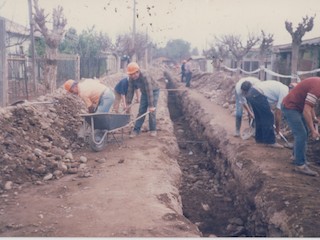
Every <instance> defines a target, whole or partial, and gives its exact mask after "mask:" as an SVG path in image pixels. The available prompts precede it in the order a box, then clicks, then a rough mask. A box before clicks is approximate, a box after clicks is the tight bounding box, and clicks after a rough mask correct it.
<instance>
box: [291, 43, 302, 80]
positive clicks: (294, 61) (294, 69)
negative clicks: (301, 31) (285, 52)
mask: <svg viewBox="0 0 320 240" xmlns="http://www.w3.org/2000/svg"><path fill="white" fill-rule="evenodd" d="M299 47H300V46H299V45H298V44H297V43H292V55H291V75H292V76H296V75H297V70H298V61H299V58H298V56H299ZM297 80H298V79H297V78H293V79H292V80H291V82H297Z"/></svg>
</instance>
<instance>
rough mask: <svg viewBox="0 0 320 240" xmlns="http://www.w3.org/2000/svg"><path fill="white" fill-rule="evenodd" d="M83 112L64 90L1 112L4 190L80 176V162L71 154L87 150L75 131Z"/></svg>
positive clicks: (0, 153)
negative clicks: (28, 183) (41, 181)
mask: <svg viewBox="0 0 320 240" xmlns="http://www.w3.org/2000/svg"><path fill="white" fill-rule="evenodd" d="M79 109H83V104H81V103H80V102H79V101H78V99H76V97H75V96H72V95H70V94H69V95H66V94H65V93H64V92H63V90H62V89H60V90H59V91H57V93H55V95H54V96H53V95H48V96H44V97H41V98H39V99H37V102H35V103H32V102H26V103H23V104H18V105H17V106H12V107H8V108H4V109H1V113H0V114H1V116H0V126H1V127H0V156H1V157H0V164H1V168H0V189H4V188H5V189H10V188H12V187H13V186H12V185H15V184H22V183H24V182H28V181H39V180H43V179H47V180H48V179H51V178H60V177H61V176H63V174H65V173H77V172H78V167H79V166H80V160H79V159H73V157H72V153H71V150H74V149H78V148H80V147H81V146H83V143H81V142H79V141H78V138H77V132H75V131H74V129H78V128H79V126H80V125H81V124H82V120H81V119H80V118H79V116H78V114H76V113H77V112H78V111H79Z"/></svg>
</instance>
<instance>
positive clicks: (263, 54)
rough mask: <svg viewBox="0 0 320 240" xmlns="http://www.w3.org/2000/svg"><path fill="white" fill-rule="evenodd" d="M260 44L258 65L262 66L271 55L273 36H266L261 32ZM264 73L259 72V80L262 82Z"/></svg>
mask: <svg viewBox="0 0 320 240" xmlns="http://www.w3.org/2000/svg"><path fill="white" fill-rule="evenodd" d="M261 35H262V37H261V43H260V47H259V49H260V51H259V65H260V66H264V63H265V59H266V58H267V56H268V55H269V54H270V53H271V47H272V44H273V34H268V35H267V34H266V33H265V32H264V31H261ZM263 75H264V71H260V79H261V80H263V77H264V76H263Z"/></svg>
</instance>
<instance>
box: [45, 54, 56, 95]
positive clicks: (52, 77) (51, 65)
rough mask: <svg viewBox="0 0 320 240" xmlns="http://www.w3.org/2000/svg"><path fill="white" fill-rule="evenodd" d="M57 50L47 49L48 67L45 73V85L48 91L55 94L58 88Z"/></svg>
mask: <svg viewBox="0 0 320 240" xmlns="http://www.w3.org/2000/svg"><path fill="white" fill-rule="evenodd" d="M57 52H58V50H57V49H52V48H47V49H46V66H45V71H44V83H45V87H46V89H47V91H49V92H50V93H53V92H54V90H56V88H57V79H56V76H57V70H58V66H57Z"/></svg>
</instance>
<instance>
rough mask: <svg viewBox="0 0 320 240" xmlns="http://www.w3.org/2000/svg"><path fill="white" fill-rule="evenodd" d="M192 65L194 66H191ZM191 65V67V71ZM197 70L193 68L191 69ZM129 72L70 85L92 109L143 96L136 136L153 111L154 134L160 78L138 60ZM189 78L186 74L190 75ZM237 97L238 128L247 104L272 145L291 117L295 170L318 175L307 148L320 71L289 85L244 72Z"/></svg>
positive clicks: (259, 138) (314, 132) (261, 137)
mask: <svg viewBox="0 0 320 240" xmlns="http://www.w3.org/2000/svg"><path fill="white" fill-rule="evenodd" d="M190 60H192V59H191V58H189V59H188V60H187V61H185V62H184V63H183V64H185V66H184V67H183V68H184V70H183V69H182V67H181V70H182V72H181V74H182V76H181V81H182V82H184V81H186V86H187V87H189V86H190V80H191V76H192V71H191V67H190ZM188 66H189V67H188ZM189 71H190V72H189ZM190 73H191V74H190ZM127 75H128V77H126V78H124V79H121V80H120V81H119V82H118V84H117V85H116V86H115V89H114V91H113V90H112V89H110V88H109V87H107V86H105V85H104V84H102V83H101V82H100V81H98V80H93V79H85V80H82V81H80V82H77V81H75V80H68V81H66V82H65V83H64V88H65V89H66V90H67V91H68V92H70V93H73V94H76V95H78V96H80V97H81V98H82V99H83V101H84V102H85V104H86V106H87V108H88V112H89V113H100V112H109V111H110V108H111V106H112V105H113V111H114V112H115V113H119V105H120V104H121V103H122V105H123V111H124V112H125V113H130V108H131V106H132V100H133V97H134V95H136V100H135V102H139V103H140V105H139V111H138V115H137V119H136V121H135V125H134V128H133V131H132V132H131V134H130V138H133V137H135V136H137V135H139V134H140V132H141V127H142V125H143V123H144V120H145V115H146V114H147V112H148V113H149V132H150V135H151V136H153V137H155V136H157V126H156V107H157V103H158V99H159V93H160V88H159V85H158V83H157V82H156V81H155V80H154V79H153V78H152V77H151V76H150V75H148V73H147V72H142V71H141V70H140V67H139V65H138V64H137V63H135V62H131V63H129V64H128V66H127ZM184 78H185V79H184ZM235 97H236V132H235V136H236V137H239V136H240V128H241V122H242V115H243V108H244V109H245V110H246V111H247V113H248V116H249V118H250V119H252V120H254V126H255V134H254V136H255V140H256V142H257V143H259V144H264V145H265V146H268V147H273V148H283V146H282V145H281V144H279V143H277V142H276V135H278V134H280V126H281V120H282V116H284V119H285V120H286V121H287V123H288V126H289V127H290V129H291V131H292V134H293V136H294V144H293V153H292V156H293V164H294V165H295V171H297V172H300V173H303V174H307V175H311V176H318V173H317V172H316V171H313V170H311V169H310V168H309V166H308V162H307V160H306V150H307V141H308V136H309V132H310V134H311V136H312V138H313V139H319V138H320V134H319V132H318V129H317V127H316V126H317V125H316V124H318V123H319V119H318V118H317V116H316V113H315V105H316V102H317V100H318V99H319V98H320V77H310V78H307V79H305V80H303V81H301V82H299V83H294V84H291V85H290V86H289V87H288V86H287V85H285V84H283V83H281V82H279V81H274V80H266V81H260V80H259V79H257V78H255V77H246V78H241V79H240V80H239V81H238V82H237V84H236V85H235Z"/></svg>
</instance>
